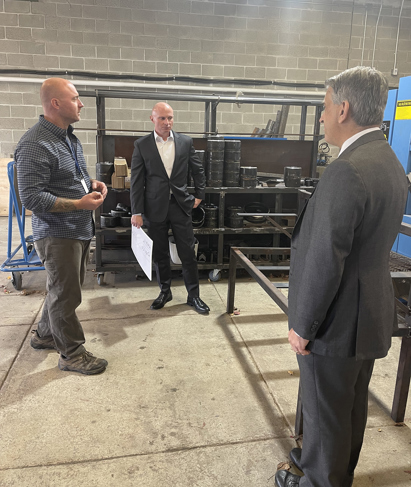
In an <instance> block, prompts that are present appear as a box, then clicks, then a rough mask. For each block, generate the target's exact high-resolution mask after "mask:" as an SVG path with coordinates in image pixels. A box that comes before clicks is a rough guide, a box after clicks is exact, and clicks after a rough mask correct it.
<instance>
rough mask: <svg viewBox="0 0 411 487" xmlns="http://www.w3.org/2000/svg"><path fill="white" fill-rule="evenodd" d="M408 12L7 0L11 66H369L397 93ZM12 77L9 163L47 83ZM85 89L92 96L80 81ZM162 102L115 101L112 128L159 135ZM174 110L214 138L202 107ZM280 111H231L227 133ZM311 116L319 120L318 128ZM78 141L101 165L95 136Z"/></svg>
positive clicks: (281, 73)
mask: <svg viewBox="0 0 411 487" xmlns="http://www.w3.org/2000/svg"><path fill="white" fill-rule="evenodd" d="M401 4H402V2H401V0H382V5H383V8H382V9H381V11H380V5H381V2H380V0H372V1H370V0H367V1H366V2H365V1H364V0H356V1H355V2H354V3H353V1H352V0H347V1H344V0H338V1H337V0H335V1H333V0H220V1H207V0H205V1H204V0H202V1H197V0H70V1H68V0H39V1H37V2H35V1H29V0H0V70H1V69H6V68H8V69H10V68H16V69H19V68H20V69H21V68H32V69H41V70H45V71H46V70H51V69H53V70H57V69H60V70H67V71H68V72H69V71H70V70H77V71H92V72H96V73H99V72H104V73H113V74H114V75H117V74H127V73H133V74H146V75H159V76H162V75H188V76H197V77H199V76H202V77H210V78H248V79H250V78H251V79H261V80H277V81H289V82H323V81H324V80H325V79H326V78H327V77H329V76H332V75H334V74H336V73H338V72H340V71H341V70H343V69H345V68H347V67H352V66H356V65H359V64H361V60H362V61H363V64H364V65H366V66H371V65H372V64H373V65H374V66H375V67H376V68H377V69H380V70H381V71H383V72H384V73H385V74H386V75H387V76H388V78H389V80H390V84H391V85H392V86H397V85H398V80H399V77H401V76H408V75H410V74H411V37H410V36H411V1H410V0H405V2H404V5H403V9H402V15H401V23H400V30H399V40H398V52H397V67H398V76H396V77H394V76H391V71H392V69H393V67H394V55H395V49H396V44H397V28H398V18H399V13H400V7H401ZM378 17H379V23H378V29H377V36H376V38H375V34H376V25H377V19H378ZM364 34H365V35H364ZM374 42H375V49H374ZM2 76H6V75H5V74H3V73H0V157H8V156H10V154H12V153H13V151H14V149H15V146H16V143H17V142H18V140H19V139H20V137H21V135H22V134H23V133H24V132H25V131H26V130H27V129H28V128H29V127H31V126H32V125H33V124H34V123H35V122H36V120H37V118H38V115H39V114H40V113H41V112H42V110H41V107H40V104H39V97H38V92H39V87H40V85H39V84H36V83H24V84H23V83H15V82H4V81H2ZM7 76H13V74H7ZM25 77H26V76H25ZM179 84H181V83H179ZM215 86H216V87H218V86H219V85H218V84H216V85H215ZM231 86H232V87H234V86H235V85H231ZM77 88H78V89H86V87H85V86H82V85H81V84H77ZM251 88H252V87H251ZM259 88H261V87H259ZM87 89H90V88H89V87H88V88H87ZM164 89H167V85H166V84H165V86H164ZM272 89H274V88H270V87H267V91H270V90H272ZM277 89H284V88H277ZM238 90H239V91H243V92H244V93H246V94H248V93H249V90H250V87H248V88H246V87H245V86H238ZM83 102H84V103H85V105H86V106H85V108H84V109H83V118H82V121H81V122H80V123H79V124H77V126H78V128H83V129H84V128H94V127H95V126H96V110H95V101H94V99H92V98H84V99H83ZM153 103H154V102H153V101H151V100H131V101H130V100H119V99H111V100H108V102H107V126H108V127H111V128H116V129H122V130H150V129H151V128H152V124H151V122H150V121H149V115H150V109H151V107H152V105H153ZM172 105H173V107H174V109H175V118H176V122H175V129H176V130H179V131H182V132H201V131H202V130H203V128H204V104H203V103H197V102H196V103H193V102H184V101H183V102H173V103H172ZM278 108H279V107H278V106H268V105H242V106H240V107H238V106H237V105H236V104H221V105H220V106H219V108H218V128H219V130H220V131H222V132H232V133H235V132H238V133H250V132H251V131H252V130H253V129H254V127H256V126H257V127H260V128H263V127H265V125H266V123H267V120H268V119H269V118H273V117H274V118H275V114H276V112H277V110H278ZM312 118H313V113H312V112H309V117H308V122H309V123H312ZM299 121H300V115H299V109H293V108H292V109H291V110H290V115H289V123H288V126H287V132H288V133H294V134H296V133H298V132H299ZM309 129H311V128H310V127H309ZM77 133H78V135H79V137H80V138H81V140H82V142H83V144H84V148H85V153H86V155H87V158H88V164H89V165H90V168H92V167H93V165H94V162H95V132H94V131H92V130H81V131H80V130H79V131H78V132H77Z"/></svg>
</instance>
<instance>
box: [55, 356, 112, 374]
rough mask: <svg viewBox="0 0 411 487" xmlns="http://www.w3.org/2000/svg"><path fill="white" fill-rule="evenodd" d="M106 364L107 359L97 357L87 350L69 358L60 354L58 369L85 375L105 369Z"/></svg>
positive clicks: (99, 372)
mask: <svg viewBox="0 0 411 487" xmlns="http://www.w3.org/2000/svg"><path fill="white" fill-rule="evenodd" d="M107 365H108V362H107V360H104V359H103V358H97V357H95V356H94V355H93V354H92V353H90V352H87V350H85V351H84V352H83V353H81V354H79V355H75V356H74V357H73V358H71V359H66V358H64V357H63V356H62V355H60V358H59V369H60V370H69V371H71V372H79V373H80V374H85V375H94V374H101V373H102V372H104V371H105V370H106V367H107Z"/></svg>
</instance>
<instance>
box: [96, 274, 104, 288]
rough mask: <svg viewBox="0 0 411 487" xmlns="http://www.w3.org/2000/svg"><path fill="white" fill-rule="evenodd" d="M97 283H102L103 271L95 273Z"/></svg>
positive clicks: (101, 284)
mask: <svg viewBox="0 0 411 487" xmlns="http://www.w3.org/2000/svg"><path fill="white" fill-rule="evenodd" d="M97 284H98V285H99V286H103V285H104V272H99V273H98V274H97Z"/></svg>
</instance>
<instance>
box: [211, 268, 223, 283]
mask: <svg viewBox="0 0 411 487" xmlns="http://www.w3.org/2000/svg"><path fill="white" fill-rule="evenodd" d="M208 277H209V279H210V281H212V282H218V281H219V280H220V279H221V271H220V270H219V269H214V270H212V271H210V274H208Z"/></svg>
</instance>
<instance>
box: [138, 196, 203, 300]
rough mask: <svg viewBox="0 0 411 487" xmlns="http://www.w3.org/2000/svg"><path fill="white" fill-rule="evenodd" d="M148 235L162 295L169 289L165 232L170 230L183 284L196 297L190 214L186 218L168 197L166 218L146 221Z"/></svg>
mask: <svg viewBox="0 0 411 487" xmlns="http://www.w3.org/2000/svg"><path fill="white" fill-rule="evenodd" d="M145 224H146V226H147V227H148V235H149V237H150V238H151V239H152V240H153V261H154V266H155V269H156V275H157V282H158V285H159V286H160V290H161V292H168V291H169V290H170V286H171V265H170V249H169V242H168V230H169V228H170V227H171V230H172V231H173V236H174V240H175V243H176V246H177V252H178V256H179V257H180V260H181V263H182V268H183V278H184V284H185V286H186V289H187V293H188V295H189V296H190V297H192V298H196V297H199V295H200V292H199V282H198V266H197V258H196V255H195V251H194V242H195V238H194V232H193V224H192V220H191V214H190V215H187V214H186V213H185V212H184V211H183V210H182V209H181V207H180V205H179V204H178V203H177V201H176V199H175V198H174V196H172V195H171V198H170V201H169V206H168V212H167V217H166V219H165V220H164V221H162V222H153V221H147V220H145Z"/></svg>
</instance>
